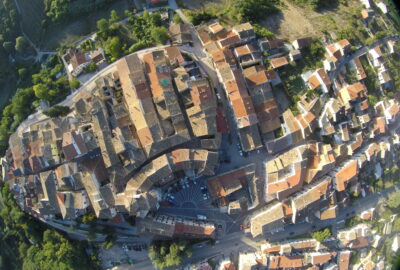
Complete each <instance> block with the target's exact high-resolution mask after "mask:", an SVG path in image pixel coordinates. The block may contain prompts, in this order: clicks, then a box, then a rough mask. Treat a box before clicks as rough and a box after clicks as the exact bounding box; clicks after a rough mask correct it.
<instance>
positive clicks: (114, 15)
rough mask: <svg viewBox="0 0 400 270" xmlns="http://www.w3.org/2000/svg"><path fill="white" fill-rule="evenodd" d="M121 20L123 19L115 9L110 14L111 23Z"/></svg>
mask: <svg viewBox="0 0 400 270" xmlns="http://www.w3.org/2000/svg"><path fill="white" fill-rule="evenodd" d="M120 20H121V17H120V16H119V15H118V13H117V12H116V11H115V10H114V9H113V10H111V12H110V23H115V22H118V21H120Z"/></svg>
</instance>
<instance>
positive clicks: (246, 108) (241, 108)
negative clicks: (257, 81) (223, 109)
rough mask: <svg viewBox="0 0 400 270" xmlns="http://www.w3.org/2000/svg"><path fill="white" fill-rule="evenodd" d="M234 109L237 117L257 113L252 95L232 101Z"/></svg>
mask: <svg viewBox="0 0 400 270" xmlns="http://www.w3.org/2000/svg"><path fill="white" fill-rule="evenodd" d="M232 107H233V111H234V113H235V116H236V118H241V117H245V116H249V115H251V114H255V110H254V106H253V102H252V100H251V97H249V96H247V97H243V98H242V99H240V98H238V99H235V100H233V101H232Z"/></svg>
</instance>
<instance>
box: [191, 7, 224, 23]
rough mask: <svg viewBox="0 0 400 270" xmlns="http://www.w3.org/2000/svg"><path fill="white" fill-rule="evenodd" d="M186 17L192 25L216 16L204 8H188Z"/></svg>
mask: <svg viewBox="0 0 400 270" xmlns="http://www.w3.org/2000/svg"><path fill="white" fill-rule="evenodd" d="M187 17H188V19H189V21H190V22H191V23H192V24H193V25H200V24H203V23H206V22H208V21H210V20H213V19H216V18H218V16H217V14H214V13H212V12H210V11H205V10H203V11H198V12H197V11H192V10H189V11H188V12H187Z"/></svg>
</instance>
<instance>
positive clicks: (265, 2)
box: [186, 0, 280, 25]
mask: <svg viewBox="0 0 400 270" xmlns="http://www.w3.org/2000/svg"><path fill="white" fill-rule="evenodd" d="M279 4H280V1H279V0H234V1H233V0H230V1H228V5H227V7H226V8H225V9H222V10H211V9H208V10H202V11H193V10H188V11H187V12H186V15H187V17H188V18H189V20H190V22H191V23H192V24H194V25H199V24H203V23H206V22H208V21H210V20H212V19H216V18H218V19H220V20H221V21H229V22H232V23H234V24H239V23H244V22H252V23H257V22H260V21H262V20H263V19H265V18H266V16H268V15H271V14H274V13H276V12H277V11H279V8H278V6H279ZM225 19H226V20H225Z"/></svg>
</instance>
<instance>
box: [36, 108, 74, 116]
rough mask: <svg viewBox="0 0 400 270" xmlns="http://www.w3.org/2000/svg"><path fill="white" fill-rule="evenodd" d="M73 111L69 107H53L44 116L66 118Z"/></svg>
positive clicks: (44, 112)
mask: <svg viewBox="0 0 400 270" xmlns="http://www.w3.org/2000/svg"><path fill="white" fill-rule="evenodd" d="M70 111H71V109H70V108H69V107H68V106H59V105H56V106H53V107H51V108H50V109H47V110H45V111H43V114H44V115H46V116H48V117H51V118H56V117H61V116H66V115H68V114H69V113H70Z"/></svg>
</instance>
